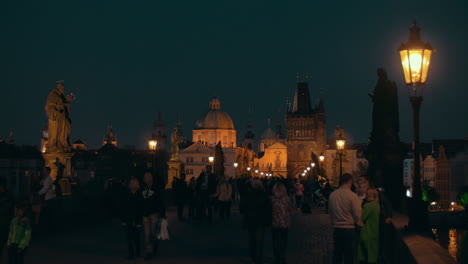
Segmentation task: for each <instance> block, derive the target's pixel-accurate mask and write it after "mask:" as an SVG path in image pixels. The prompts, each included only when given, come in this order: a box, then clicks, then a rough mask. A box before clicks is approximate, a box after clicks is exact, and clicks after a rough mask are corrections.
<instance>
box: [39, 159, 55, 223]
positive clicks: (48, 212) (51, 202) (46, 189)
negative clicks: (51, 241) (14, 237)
mask: <svg viewBox="0 0 468 264" xmlns="http://www.w3.org/2000/svg"><path fill="white" fill-rule="evenodd" d="M50 172H51V168H50V167H44V169H43V170H42V173H43V177H42V188H41V189H40V190H39V192H38V194H39V196H40V197H41V199H42V200H43V201H44V206H43V210H42V211H43V213H42V214H43V215H44V217H46V221H44V223H46V225H47V229H48V230H49V231H50V230H53V229H55V227H56V226H55V224H56V221H57V219H56V215H57V212H56V210H57V208H56V206H55V190H54V181H53V180H52V177H51V176H50Z"/></svg>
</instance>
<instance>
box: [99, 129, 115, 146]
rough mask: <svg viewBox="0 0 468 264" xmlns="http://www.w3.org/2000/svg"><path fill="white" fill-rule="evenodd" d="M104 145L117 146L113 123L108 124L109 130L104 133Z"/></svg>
mask: <svg viewBox="0 0 468 264" xmlns="http://www.w3.org/2000/svg"><path fill="white" fill-rule="evenodd" d="M102 145H103V146H106V145H113V146H114V147H117V136H116V135H115V133H114V129H113V128H112V125H108V126H107V131H106V134H105V135H104V139H103V140H102Z"/></svg>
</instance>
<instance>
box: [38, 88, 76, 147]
mask: <svg viewBox="0 0 468 264" xmlns="http://www.w3.org/2000/svg"><path fill="white" fill-rule="evenodd" d="M64 92H65V86H64V84H63V81H57V88H56V89H54V90H53V91H52V92H51V93H50V94H49V96H48V97H47V102H46V105H45V111H46V114H47V118H48V124H49V126H48V130H47V131H48V135H49V138H48V142H47V148H46V152H48V153H66V152H70V132H71V119H70V104H71V102H72V101H73V100H74V99H75V95H74V94H69V95H67V96H65V94H64Z"/></svg>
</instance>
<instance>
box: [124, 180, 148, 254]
mask: <svg viewBox="0 0 468 264" xmlns="http://www.w3.org/2000/svg"><path fill="white" fill-rule="evenodd" d="M128 187H129V190H128V192H127V193H126V195H125V196H124V199H123V202H122V204H121V208H122V211H121V219H122V226H123V227H124V230H125V241H126V243H127V248H128V257H127V258H128V259H129V260H131V259H134V258H139V257H140V253H141V251H140V229H141V226H142V223H143V207H142V206H143V196H142V195H141V192H140V182H139V181H138V179H136V178H133V177H132V178H131V179H130V182H129V183H128Z"/></svg>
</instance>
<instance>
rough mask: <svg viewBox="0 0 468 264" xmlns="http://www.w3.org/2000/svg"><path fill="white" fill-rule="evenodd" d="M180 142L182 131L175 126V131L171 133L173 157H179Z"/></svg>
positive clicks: (174, 158)
mask: <svg viewBox="0 0 468 264" xmlns="http://www.w3.org/2000/svg"><path fill="white" fill-rule="evenodd" d="M179 143H180V132H179V128H178V127H174V132H172V135H171V145H172V146H171V147H172V156H171V159H173V160H176V159H178V158H179Z"/></svg>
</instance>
